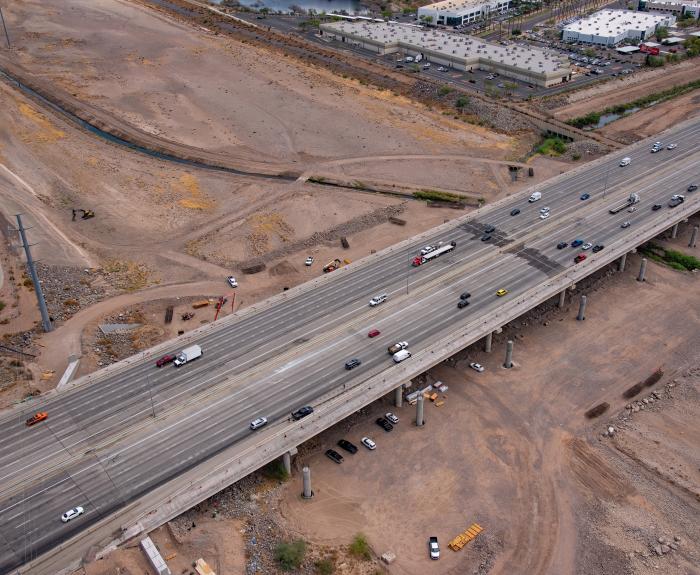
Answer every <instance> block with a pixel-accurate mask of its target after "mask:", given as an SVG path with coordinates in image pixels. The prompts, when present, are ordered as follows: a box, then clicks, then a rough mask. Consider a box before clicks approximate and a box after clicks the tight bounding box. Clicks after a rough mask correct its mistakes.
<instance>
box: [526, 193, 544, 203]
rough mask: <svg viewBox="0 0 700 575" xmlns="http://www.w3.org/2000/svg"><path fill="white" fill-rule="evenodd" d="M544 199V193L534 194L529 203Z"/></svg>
mask: <svg viewBox="0 0 700 575" xmlns="http://www.w3.org/2000/svg"><path fill="white" fill-rule="evenodd" d="M541 199H542V192H533V194H532V195H531V196H530V199H528V202H530V203H532V202H536V201H537V200H541Z"/></svg>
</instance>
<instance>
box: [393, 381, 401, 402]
mask: <svg viewBox="0 0 700 575" xmlns="http://www.w3.org/2000/svg"><path fill="white" fill-rule="evenodd" d="M402 406H403V384H401V385H399V386H398V387H397V388H396V389H395V390H394V407H402Z"/></svg>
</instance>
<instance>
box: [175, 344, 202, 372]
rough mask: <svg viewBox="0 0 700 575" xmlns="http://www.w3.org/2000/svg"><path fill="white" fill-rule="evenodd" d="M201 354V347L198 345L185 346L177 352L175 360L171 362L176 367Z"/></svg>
mask: <svg viewBox="0 0 700 575" xmlns="http://www.w3.org/2000/svg"><path fill="white" fill-rule="evenodd" d="M201 356H202V348H201V347H199V346H198V345H191V346H190V347H186V348H185V349H183V350H182V351H181V352H180V353H178V354H177V357H176V358H175V361H173V363H174V364H175V365H176V366H177V367H180V366H181V365H184V364H185V363H187V362H188V361H192V360H194V359H197V358H198V357H201Z"/></svg>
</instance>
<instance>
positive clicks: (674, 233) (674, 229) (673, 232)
mask: <svg viewBox="0 0 700 575" xmlns="http://www.w3.org/2000/svg"><path fill="white" fill-rule="evenodd" d="M677 237H678V224H673V227H672V228H671V239H673V240H675V239H676V238H677Z"/></svg>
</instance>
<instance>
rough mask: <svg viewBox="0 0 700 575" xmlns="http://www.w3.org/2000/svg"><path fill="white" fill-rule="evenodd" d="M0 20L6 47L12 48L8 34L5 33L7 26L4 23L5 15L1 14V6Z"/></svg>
mask: <svg viewBox="0 0 700 575" xmlns="http://www.w3.org/2000/svg"><path fill="white" fill-rule="evenodd" d="M0 20H2V29H3V30H4V31H5V40H7V49H8V50H12V45H11V44H10V35H9V34H8V33H7V26H6V25H5V17H4V16H3V15H2V8H0Z"/></svg>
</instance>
